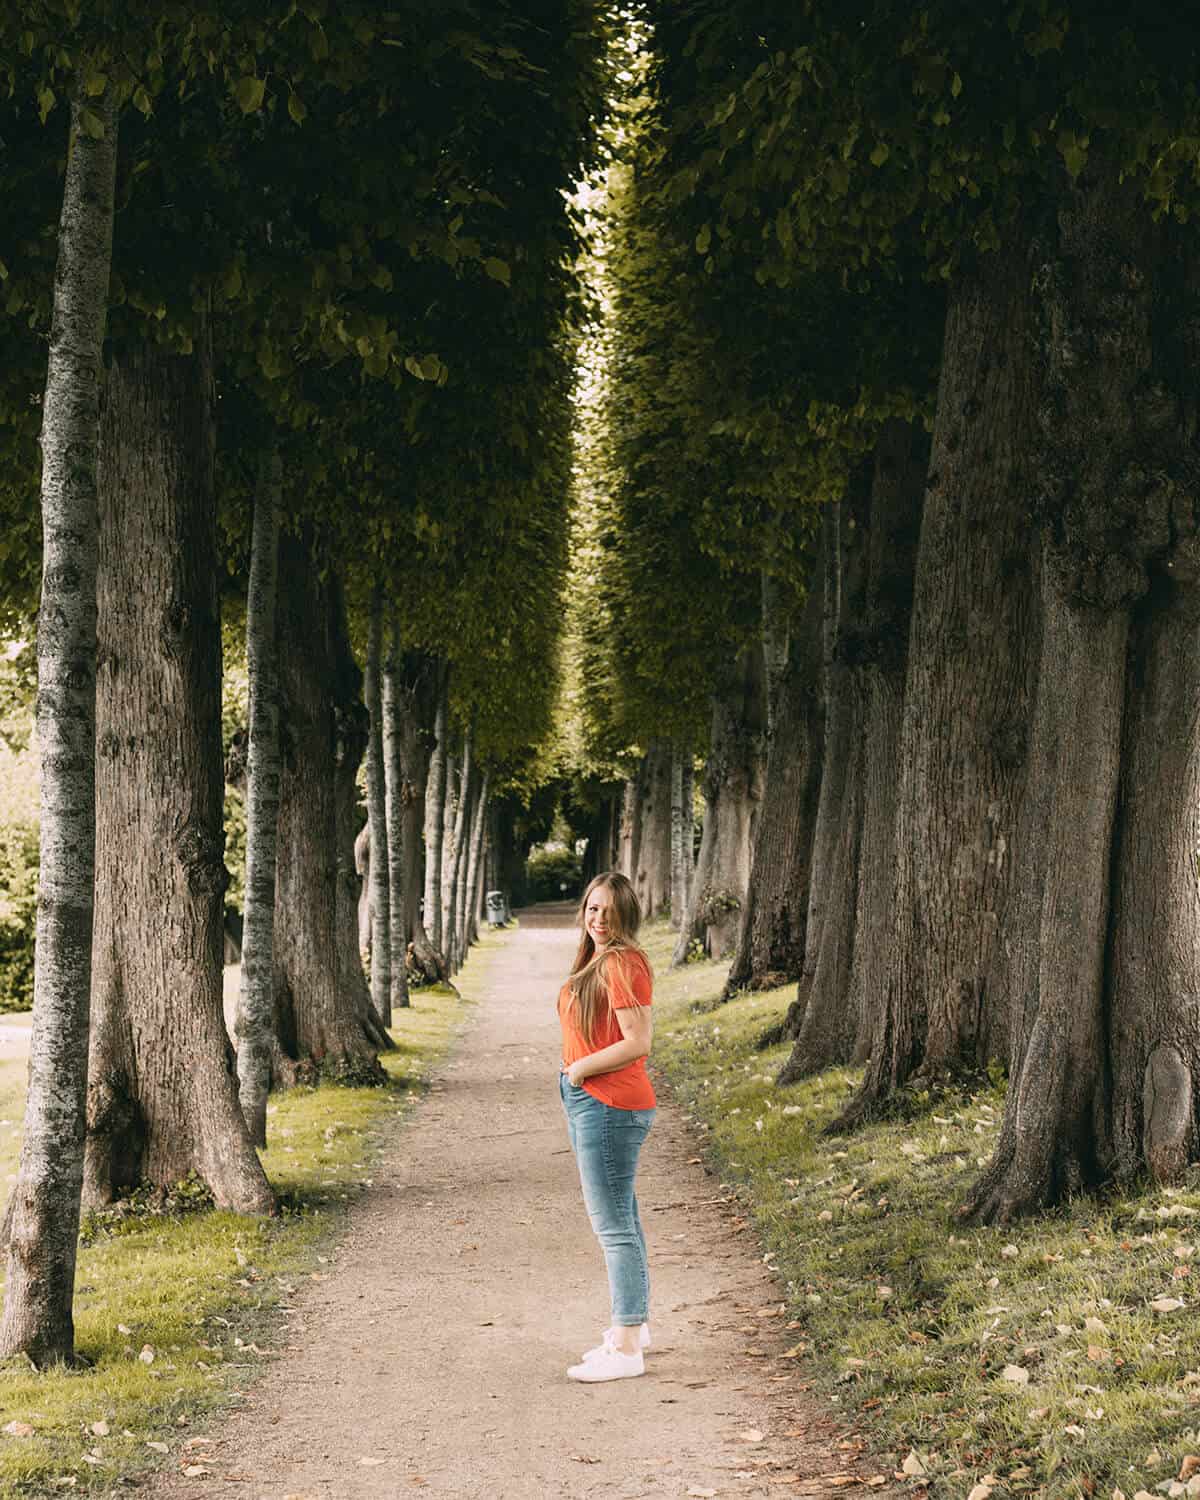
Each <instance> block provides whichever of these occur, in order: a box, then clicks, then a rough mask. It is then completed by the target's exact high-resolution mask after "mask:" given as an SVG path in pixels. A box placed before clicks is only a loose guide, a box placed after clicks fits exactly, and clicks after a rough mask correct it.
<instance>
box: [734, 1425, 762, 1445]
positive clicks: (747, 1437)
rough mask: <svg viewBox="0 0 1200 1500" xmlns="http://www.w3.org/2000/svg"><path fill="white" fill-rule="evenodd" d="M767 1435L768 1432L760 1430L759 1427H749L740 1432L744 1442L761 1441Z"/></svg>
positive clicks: (739, 1434)
mask: <svg viewBox="0 0 1200 1500" xmlns="http://www.w3.org/2000/svg"><path fill="white" fill-rule="evenodd" d="M765 1436H766V1434H765V1433H762V1432H760V1431H759V1430H758V1428H757V1427H747V1429H746V1430H745V1432H739V1433H738V1437H739V1438H741V1440H742V1442H743V1443H761V1442H762V1440H763V1438H764V1437H765Z"/></svg>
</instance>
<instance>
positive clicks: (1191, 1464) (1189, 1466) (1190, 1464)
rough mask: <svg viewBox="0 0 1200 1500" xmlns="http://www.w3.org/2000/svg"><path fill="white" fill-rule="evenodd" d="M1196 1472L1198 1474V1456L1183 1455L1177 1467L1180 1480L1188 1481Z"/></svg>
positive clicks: (1199, 1456)
mask: <svg viewBox="0 0 1200 1500" xmlns="http://www.w3.org/2000/svg"><path fill="white" fill-rule="evenodd" d="M1197 1472H1200V1454H1197V1453H1185V1454H1184V1455H1183V1461H1182V1462H1181V1463H1180V1465H1179V1477H1180V1479H1190V1478H1191V1477H1192V1475H1193V1474H1195V1473H1197Z"/></svg>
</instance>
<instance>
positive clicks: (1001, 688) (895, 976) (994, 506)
mask: <svg viewBox="0 0 1200 1500" xmlns="http://www.w3.org/2000/svg"><path fill="white" fill-rule="evenodd" d="M1028 289H1029V268H1028V263H1027V258H1026V256H1025V254H1024V252H1023V251H1022V250H1021V249H1020V248H1019V247H1014V245H1013V244H1011V243H1010V244H1007V245H1006V246H1005V247H1004V248H1002V249H1001V250H999V251H997V252H996V253H995V254H993V255H991V256H989V257H988V258H987V260H986V261H985V262H984V263H983V265H982V266H981V268H980V271H979V273H978V274H977V275H973V276H964V277H963V278H962V279H961V280H960V282H959V283H958V284H957V285H956V286H955V287H954V288H953V289H952V291H951V295H950V304H949V309H948V312H947V317H946V337H945V344H944V349H943V359H942V370H941V379H940V383H939V387H938V402H937V413H936V417H935V424H934V435H933V451H932V454H931V458H930V469H929V476H928V484H927V490H926V496H925V508H924V515H923V519H922V524H921V538H920V543H919V546H918V552H917V565H916V576H915V582H914V592H913V611H912V627H911V633H910V639H909V654H908V664H907V674H906V680H905V689H904V717H903V723H902V727H901V735H900V754H899V760H898V770H897V787H896V799H897V805H896V831H895V850H896V861H895V870H896V874H895V890H894V897H893V901H892V920H891V927H890V933H889V941H888V945H887V946H888V965H887V976H888V977H887V985H886V989H885V990H884V992H883V994H882V1003H881V1005H880V1009H879V1015H878V1021H877V1025H876V1027H875V1029H874V1030H875V1038H874V1046H873V1049H872V1057H871V1062H870V1065H869V1067H868V1070H867V1073H866V1076H865V1078H864V1081H863V1086H862V1089H861V1090H860V1092H859V1095H858V1097H857V1099H856V1100H855V1101H854V1102H853V1104H852V1105H851V1107H850V1109H849V1110H848V1111H847V1113H846V1114H845V1115H844V1116H843V1119H842V1121H841V1122H840V1123H841V1124H843V1125H848V1124H852V1123H853V1122H854V1121H855V1120H857V1119H859V1118H861V1117H862V1116H863V1115H864V1114H869V1113H871V1112H873V1111H875V1110H876V1109H878V1108H879V1107H880V1106H882V1105H883V1104H884V1103H885V1102H886V1101H887V1100H888V1099H889V1097H890V1096H891V1095H892V1094H893V1093H894V1092H896V1091H898V1090H900V1089H902V1088H903V1087H904V1086H905V1085H906V1084H907V1082H908V1080H909V1079H910V1078H911V1077H912V1075H913V1074H915V1073H918V1072H919V1073H920V1074H921V1075H922V1077H923V1078H928V1079H935V1078H937V1077H939V1076H941V1075H946V1074H954V1073H961V1072H968V1073H969V1072H971V1071H973V1070H975V1069H978V1068H981V1067H983V1066H984V1065H985V1064H986V1063H987V1062H988V1060H989V1059H990V1058H992V1057H995V1056H1003V1055H1004V1054H1005V1051H1006V1048H1007V1031H1008V996H1007V985H1006V960H1005V958H1004V954H1003V947H1002V943H1001V941H1000V937H1001V932H1002V930H1003V925H1004V909H1005V901H1006V898H1007V893H1008V889H1009V884H1010V869H1011V859H1010V850H1011V848H1012V845H1013V839H1014V827H1015V823H1016V818H1017V809H1018V804H1019V797H1020V793H1021V788H1022V784H1023V780H1024V768H1025V741H1026V734H1027V729H1028V715H1029V702H1030V694H1031V683H1032V674H1033V662H1034V653H1033V651H1032V650H1031V644H1032V643H1031V640H1030V629H1029V621H1030V618H1031V616H1032V613H1033V602H1032V588H1031V581H1030V565H1029V556H1028V554H1029V525H1030V522H1029V495H1030V491H1029V475H1028V468H1029V453H1030V450H1031V446H1032V441H1033V432H1032V405H1033V403H1032V389H1031V384H1032V383H1031V379H1030V344H1031V334H1030V326H1029V309H1028Z"/></svg>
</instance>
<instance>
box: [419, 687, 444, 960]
mask: <svg viewBox="0 0 1200 1500" xmlns="http://www.w3.org/2000/svg"><path fill="white" fill-rule="evenodd" d="M449 683H450V674H449V671H448V670H447V668H446V666H445V664H444V663H439V665H438V690H437V714H436V717H435V719H434V725H433V738H434V744H433V752H432V755H431V756H430V760H429V780H428V782H427V783H426V787H425V913H424V926H425V931H426V932H427V933H428V935H429V942H430V944H431V945H432V947H433V948H434V950H435V951H436V952H438V953H439V954H440V952H441V948H442V819H443V813H442V809H443V805H444V803H445V800H446V740H447V733H448V725H447V713H448V708H447V704H448V699H449ZM443 966H444V965H443Z"/></svg>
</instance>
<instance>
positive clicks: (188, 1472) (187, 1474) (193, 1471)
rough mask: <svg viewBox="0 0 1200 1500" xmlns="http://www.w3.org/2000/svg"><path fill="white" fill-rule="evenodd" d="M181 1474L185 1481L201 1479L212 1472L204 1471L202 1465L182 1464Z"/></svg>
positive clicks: (209, 1470)
mask: <svg viewBox="0 0 1200 1500" xmlns="http://www.w3.org/2000/svg"><path fill="white" fill-rule="evenodd" d="M183 1473H184V1478H185V1479H203V1478H204V1477H205V1476H206V1475H207V1474H211V1473H212V1470H211V1469H206V1468H205V1467H204V1465H203V1464H184V1466H183Z"/></svg>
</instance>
